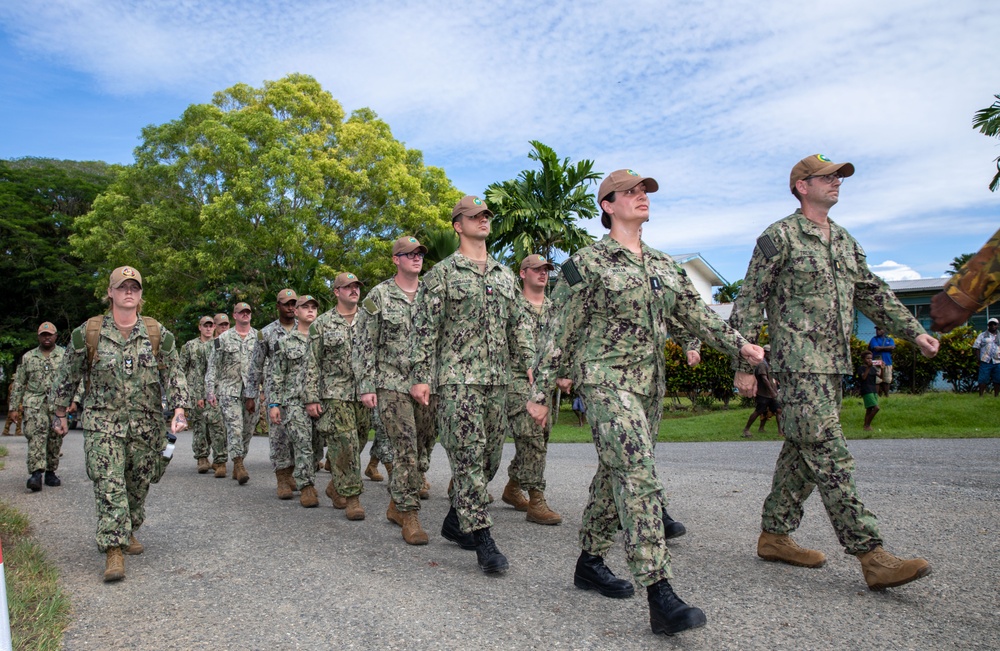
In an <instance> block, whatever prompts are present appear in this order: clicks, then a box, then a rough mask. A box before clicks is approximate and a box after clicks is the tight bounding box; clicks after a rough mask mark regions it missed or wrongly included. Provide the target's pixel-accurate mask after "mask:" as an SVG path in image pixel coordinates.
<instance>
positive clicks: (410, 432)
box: [353, 278, 435, 511]
mask: <svg viewBox="0 0 1000 651" xmlns="http://www.w3.org/2000/svg"><path fill="white" fill-rule="evenodd" d="M414 300H415V299H414ZM415 304H416V303H415V302H414V303H410V301H409V300H407V298H406V294H405V293H403V290H401V289H400V288H399V285H397V284H396V281H395V280H394V279H393V278H390V279H388V280H386V281H385V282H382V283H380V284H378V285H376V286H375V287H374V288H372V290H371V291H370V292H369V293H368V296H367V297H366V298H365V300H364V301H363V302H362V304H361V309H360V310H358V327H357V330H356V333H355V342H354V344H355V345H354V358H353V364H354V373H355V375H356V376H357V378H358V393H360V394H365V393H375V394H377V395H378V409H377V410H376V412H377V414H378V416H379V417H380V420H381V422H382V425H383V429H384V431H385V432H386V434H387V438H388V440H389V441H390V442H391V446H392V450H393V453H394V454H393V456H390V457H389V459H388V460H389V461H390V462H391V463H393V464H394V465H393V468H392V473H391V475H390V477H389V495H391V496H392V501H393V502H395V503H396V508H397V509H398V510H400V511H414V510H418V509H420V498H419V496H418V493H419V491H420V488H421V486H422V485H423V481H424V474H423V473H424V471H425V470H426V468H425V469H424V471H422V470H421V469H420V457H421V451H425V450H426V449H427V447H428V442H429V444H430V445H431V446H433V444H434V434H435V432H434V414H433V412H431V410H430V408H429V407H426V406H424V405H421V404H418V403H417V402H416V401H415V400H413V398H412V397H410V394H409V390H410V384H411V382H410V359H411V354H410V334H411V331H412V330H413V311H414V309H415ZM375 432H376V435H375V444H377V443H378V427H377V426H376V430H375ZM375 444H373V446H372V447H373V450H374V448H375ZM377 456H378V458H380V459H382V461H383V462H385V461H386V458H385V457H384V456H381V455H377ZM427 462H428V464H429V462H430V459H429V456H428V458H427Z"/></svg>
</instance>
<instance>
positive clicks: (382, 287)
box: [352, 278, 419, 394]
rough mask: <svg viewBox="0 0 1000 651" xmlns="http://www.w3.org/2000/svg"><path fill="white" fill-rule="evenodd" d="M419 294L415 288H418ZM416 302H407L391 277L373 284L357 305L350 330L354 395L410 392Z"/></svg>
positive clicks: (404, 295)
mask: <svg viewBox="0 0 1000 651" xmlns="http://www.w3.org/2000/svg"><path fill="white" fill-rule="evenodd" d="M418 293H419V289H418ZM415 306H416V300H414V302H413V303H410V301H408V300H407V299H406V294H404V293H403V290H401V289H400V288H399V285H397V284H396V281H395V280H394V279H393V278H390V279H389V280H386V281H384V282H381V283H379V284H378V285H375V287H373V288H372V290H371V291H370V292H368V296H367V297H366V298H365V300H364V301H362V303H361V309H360V310H358V316H357V318H358V324H357V327H356V328H355V329H354V356H353V360H352V362H353V365H354V375H355V377H357V378H358V393H359V394H362V393H375V390H376V389H388V390H390V391H399V392H401V393H407V392H408V391H409V390H410V385H411V383H410V360H411V359H412V355H411V353H410V335H411V333H412V331H413V312H414V308H415Z"/></svg>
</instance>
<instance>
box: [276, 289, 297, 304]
mask: <svg viewBox="0 0 1000 651" xmlns="http://www.w3.org/2000/svg"><path fill="white" fill-rule="evenodd" d="M298 297H299V296H298V294H296V293H295V290H294V289H288V288H285V289H283V290H281V291H280V292H278V302H279V303H287V302H288V301H294V300H295V299H297V298H298Z"/></svg>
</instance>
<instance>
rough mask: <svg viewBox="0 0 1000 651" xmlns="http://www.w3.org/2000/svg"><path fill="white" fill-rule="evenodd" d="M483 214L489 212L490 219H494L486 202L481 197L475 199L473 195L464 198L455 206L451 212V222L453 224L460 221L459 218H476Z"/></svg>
mask: <svg viewBox="0 0 1000 651" xmlns="http://www.w3.org/2000/svg"><path fill="white" fill-rule="evenodd" d="M481 212H488V213H489V214H490V218H491V219H492V218H493V211H492V210H490V209H489V207H488V206H487V205H486V202H485V201H483V200H482V199H480V198H479V197H474V196H472V195H471V194H469V195H466V196H464V197H462V199H461V201H459V202H458V203H456V204H455V207H454V208H452V210H451V221H452V223H454V222H456V221H458V218H459V217H461V216H462V215H465V216H466V217H475V216H476V215H478V214H479V213H481Z"/></svg>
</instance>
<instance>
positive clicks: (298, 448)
mask: <svg viewBox="0 0 1000 651" xmlns="http://www.w3.org/2000/svg"><path fill="white" fill-rule="evenodd" d="M308 356H309V337H308V336H306V335H304V334H302V333H301V332H299V331H298V329H293V330H292V331H291V332H290V333H288V336H287V337H283V338H282V339H281V340H280V341H279V342H277V344H276V346H275V350H274V352H273V355H272V357H271V386H270V387H269V391H268V396H270V397H269V398H268V403H270V404H277V405H278V406H279V407H281V422H282V423H283V424H284V427H283V428H282V429H283V432H284V435H285V436H286V437H287V441H288V444H289V445H290V448H291V449H290V450H289V454H290V455H291V456H292V458H293V459H294V463H295V471H294V472H293V473H292V476H293V477H294V478H295V487H296V488H297V489H298V490H302V489H303V488H305V487H306V486H312V485H313V484H314V483H315V480H316V461H315V458H314V456H313V430H314V425H313V420H312V418H310V417H309V414H307V413H306V407H305V403H304V402H303V401H302V394H303V388H304V387H303V383H304V381H305V376H306V360H307V359H308ZM272 427H273V425H272ZM273 431H274V430H273V429H272V432H273ZM272 450H273V448H272Z"/></svg>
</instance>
